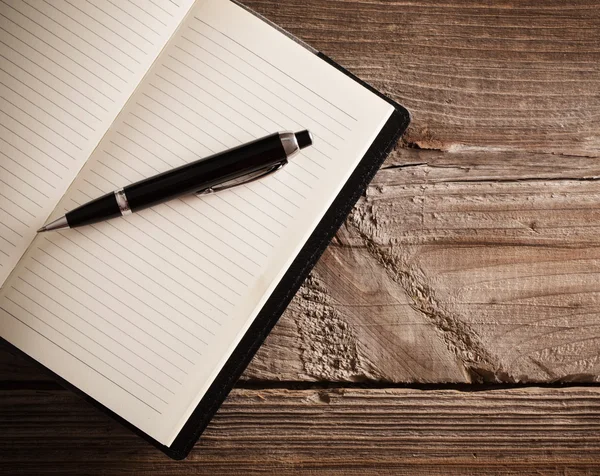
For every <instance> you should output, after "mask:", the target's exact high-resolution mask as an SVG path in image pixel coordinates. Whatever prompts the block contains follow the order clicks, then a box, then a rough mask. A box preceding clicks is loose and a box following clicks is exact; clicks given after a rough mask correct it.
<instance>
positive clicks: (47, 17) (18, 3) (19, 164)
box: [0, 0, 192, 285]
mask: <svg viewBox="0 0 600 476" xmlns="http://www.w3.org/2000/svg"><path fill="white" fill-rule="evenodd" d="M191 3H192V0H178V1H177V2H173V1H170V0H126V1H122V0H119V1H114V0H0V285H1V284H2V282H3V281H4V280H5V279H6V277H7V276H8V275H9V273H10V272H11V271H12V269H13V267H14V266H15V265H16V263H17V261H18V260H19V258H20V257H21V255H22V254H23V252H24V251H25V249H26V248H27V247H28V246H29V244H30V243H31V240H32V239H33V237H34V235H35V230H37V229H38V228H39V227H40V226H41V225H42V224H43V223H44V222H45V220H46V218H47V217H48V215H49V214H50V213H51V212H52V210H54V208H55V206H56V204H57V202H58V200H59V199H60V198H61V197H62V196H63V194H64V192H65V191H66V190H67V187H68V186H69V184H70V183H71V182H72V180H73V179H74V178H75V175H76V174H77V172H78V171H79V170H80V169H81V167H82V166H83V164H84V163H85V161H86V160H87V159H88V157H89V155H90V154H91V152H92V151H93V149H94V147H95V146H96V145H97V143H98V141H99V140H100V139H101V137H102V136H103V135H104V133H105V132H106V130H107V129H108V127H109V126H110V124H111V123H112V121H113V120H114V118H115V117H116V115H117V114H118V113H119V111H120V110H121V109H122V107H123V106H124V104H125V102H126V100H127V98H128V97H129V96H130V95H131V93H132V92H133V90H134V89H135V87H136V86H137V84H138V83H139V81H140V80H141V79H142V77H143V75H144V74H145V73H146V71H147V70H148V68H149V66H150V65H151V64H152V62H153V61H154V59H155V58H156V57H157V55H158V53H159V52H160V50H161V49H162V48H163V46H164V45H165V43H166V42H167V40H168V39H169V37H170V36H171V34H172V33H173V31H174V30H175V28H176V27H177V25H178V24H179V23H180V22H181V20H182V18H183V16H184V15H185V13H186V12H187V11H188V9H189V7H190V5H191Z"/></svg>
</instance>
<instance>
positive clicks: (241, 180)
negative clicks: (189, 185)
mask: <svg viewBox="0 0 600 476" xmlns="http://www.w3.org/2000/svg"><path fill="white" fill-rule="evenodd" d="M283 166H284V163H279V164H276V165H273V166H271V167H269V168H268V169H265V170H258V171H257V172H252V173H250V174H248V175H243V176H242V177H238V178H236V179H233V180H229V181H227V182H223V183H220V184H219V185H215V186H214V187H210V188H207V189H205V190H200V191H199V192H196V195H210V194H211V193H216V192H221V191H223V190H227V189H230V188H233V187H238V186H240V185H247V184H249V183H252V182H255V181H256V180H260V179H261V178H264V177H266V176H267V175H271V174H272V173H274V172H277V171H278V170H279V169H281V168H283Z"/></svg>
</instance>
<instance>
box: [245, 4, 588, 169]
mask: <svg viewBox="0 0 600 476" xmlns="http://www.w3.org/2000/svg"><path fill="white" fill-rule="evenodd" d="M245 3H247V4H248V5H249V6H250V7H252V8H254V9H256V10H257V11H259V12H260V13H262V14H264V15H266V16H267V17H268V18H269V19H271V20H273V21H275V22H276V23H278V24H280V25H281V26H283V27H284V28H286V29H288V30H290V31H291V32H293V33H295V34H296V35H298V36H299V37H301V38H302V39H304V40H306V41H307V42H308V43H310V44H311V45H313V46H315V47H316V48H318V49H320V50H321V51H323V52H325V53H326V54H328V55H329V56H331V57H333V58H334V59H335V60H337V61H338V62H340V63H341V64H342V65H344V66H346V67H348V68H350V69H351V70H352V71H354V72H355V73H356V74H357V75H358V76H360V77H361V78H363V79H365V80H366V81H368V82H370V83H372V84H373V85H374V86H376V87H377V88H378V89H380V90H382V91H384V92H386V93H387V94H389V95H390V96H392V97H394V98H395V99H397V100H398V101H399V102H400V103H402V104H404V105H405V106H407V107H408V108H409V109H410V111H411V113H412V114H413V124H412V126H411V129H410V133H409V135H408V137H407V140H408V141H409V142H411V143H413V144H416V145H419V146H420V147H422V148H427V149H429V148H435V149H444V150H448V149H452V148H456V147H460V146H464V145H467V146H479V147H484V148H490V147H495V148H501V149H504V150H537V151H550V152H561V153H566V154H569V155H582V156H592V157H598V156H599V155H600V138H599V134H598V131H599V129H600V115H599V110H600V95H598V90H599V89H600V38H599V37H598V35H597V31H598V28H599V25H600V10H599V9H598V8H597V4H596V2H594V1H591V0H588V1H585V0H583V1H572V2H568V4H567V3H565V2H564V1H562V0H547V1H544V2H537V1H533V0H530V1H525V2H521V1H519V2H515V1H503V2H500V3H494V4H490V3H489V2H481V1H478V0H467V1H462V2H460V3H453V2H441V1H438V0H428V1H422V2H401V3H390V2H387V1H385V0H376V1H370V2H363V1H359V0H330V1H327V2H322V1H320V0H285V1H280V2H273V1H270V0H248V1H246V2H245Z"/></svg>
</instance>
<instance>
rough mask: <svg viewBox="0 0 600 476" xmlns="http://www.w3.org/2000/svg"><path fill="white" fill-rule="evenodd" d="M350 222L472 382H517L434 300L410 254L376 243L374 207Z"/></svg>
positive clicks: (360, 211)
mask: <svg viewBox="0 0 600 476" xmlns="http://www.w3.org/2000/svg"><path fill="white" fill-rule="evenodd" d="M347 223H348V224H349V225H351V226H353V227H354V228H355V230H356V231H357V232H358V234H359V235H360V236H361V238H362V239H363V241H364V244H365V247H366V249H367V250H368V251H369V252H370V253H371V255H372V256H373V257H375V259H377V261H378V262H379V263H380V264H381V266H382V267H383V268H384V269H385V270H386V271H387V273H388V274H389V276H390V277H391V278H392V279H393V280H394V281H395V282H396V283H398V284H399V285H400V286H401V287H402V288H403V289H404V291H405V292H406V294H407V296H409V297H410V299H411V307H412V308H413V309H414V310H415V311H417V312H420V313H421V314H423V315H424V316H426V317H427V318H428V320H429V321H430V322H431V323H432V324H433V325H434V326H435V327H436V329H438V331H439V332H440V334H441V335H442V337H443V340H444V342H445V343H446V345H447V346H448V349H449V350H450V351H451V352H452V353H453V354H455V355H457V356H458V357H459V358H460V360H461V361H462V363H463V365H464V366H465V369H466V370H467V371H468V373H469V375H470V379H471V381H472V382H513V381H514V378H513V377H512V376H510V375H509V374H508V372H506V371H505V370H504V369H503V368H502V366H501V365H499V364H498V363H497V361H496V359H495V358H494V357H493V356H492V355H491V354H490V353H489V352H488V350H487V349H486V348H485V347H484V346H483V345H482V343H481V342H480V339H479V337H478V336H477V333H476V332H475V331H474V330H473V329H472V328H471V327H470V326H469V325H468V324H466V323H464V322H462V321H461V320H460V318H459V317H458V316H455V315H453V314H452V313H450V312H449V311H448V310H446V309H445V308H444V306H443V305H442V304H441V303H440V302H439V301H438V300H437V299H436V298H435V292H434V290H433V289H432V288H431V287H430V286H429V285H428V284H427V279H426V277H425V275H424V273H423V272H422V271H421V270H420V269H419V268H418V267H417V266H415V265H414V264H409V259H408V256H407V254H408V253H405V254H404V255H403V254H402V253H401V252H398V251H397V247H394V245H392V244H390V246H387V247H385V246H381V244H378V243H375V241H374V240H373V239H372V236H373V234H374V233H375V234H379V235H380V233H377V232H376V231H374V230H373V228H377V226H378V225H377V220H376V219H375V218H374V211H373V206H372V205H367V204H362V206H361V207H360V208H355V209H354V210H353V212H352V214H351V215H350V217H349V219H348V221H347ZM366 223H368V225H365V224H366Z"/></svg>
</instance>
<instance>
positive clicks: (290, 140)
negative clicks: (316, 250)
mask: <svg viewBox="0 0 600 476" xmlns="http://www.w3.org/2000/svg"><path fill="white" fill-rule="evenodd" d="M312 142H313V141H312V135H311V133H310V132H309V131H306V130H304V131H301V132H297V133H294V132H279V133H276V134H271V135H269V136H267V137H264V138H262V139H258V140H255V141H253V142H250V143H248V144H244V145H241V146H239V147H236V148H234V149H229V150H227V151H225V152H221V153H219V154H215V155H211V156H210V157H207V158H204V159H200V160H197V161H194V162H190V163H189V164H186V165H182V166H181V167H177V168H176V169H172V170H169V171H167V172H163V173H161V174H158V175H155V176H153V177H149V178H147V179H144V180H141V181H139V182H136V183H134V184H131V185H127V186H126V187H124V188H121V189H120V190H116V191H114V192H111V193H107V194H106V195H104V196H102V197H100V198H97V199H95V200H92V201H90V202H88V203H86V204H84V205H81V206H80V207H79V208H76V209H75V210H72V211H70V212H68V213H67V214H66V215H65V216H63V217H61V218H58V219H57V220H54V221H53V222H51V223H48V224H47V225H45V226H43V227H42V228H40V229H39V230H38V233H40V232H43V231H52V230H61V229H63V228H75V227H78V226H84V225H90V224H93V223H98V222H101V221H105V220H109V219H111V218H116V217H120V216H125V215H130V214H131V213H133V212H137V211H140V210H143V209H145V208H148V207H151V206H153V205H157V204H159V203H164V202H166V201H168V200H172V199H174V198H177V197H180V196H183V195H187V194H191V193H197V194H208V193H214V192H218V191H220V190H225V189H228V188H231V187H235V186H237V185H242V184H246V183H249V182H252V181H254V180H258V179H260V178H262V177H266V176H267V175H270V174H271V173H273V172H275V171H277V170H279V169H281V168H282V167H283V166H284V165H286V164H287V163H288V159H290V158H292V157H293V156H295V155H296V154H298V153H299V152H300V150H302V149H304V148H305V147H309V146H311V145H312Z"/></svg>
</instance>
